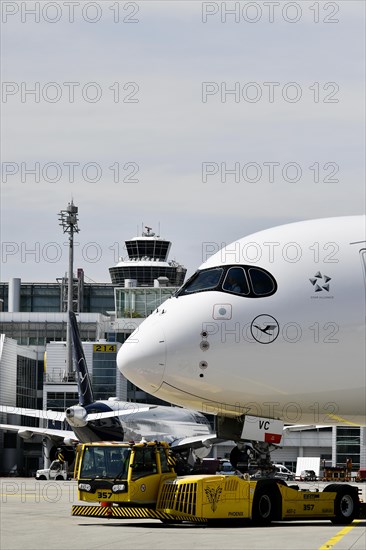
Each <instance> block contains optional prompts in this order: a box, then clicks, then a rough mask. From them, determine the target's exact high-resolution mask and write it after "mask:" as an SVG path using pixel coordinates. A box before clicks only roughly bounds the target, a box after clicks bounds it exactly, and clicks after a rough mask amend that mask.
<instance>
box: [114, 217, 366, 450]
mask: <svg viewBox="0 0 366 550" xmlns="http://www.w3.org/2000/svg"><path fill="white" fill-rule="evenodd" d="M365 288H366V239H365V217H364V216H350V217H338V218H327V219H319V220H309V221H302V222H298V223H292V224H288V225H283V226H279V227H275V228H272V229H268V230H265V231H260V232H258V233H254V234H252V235H249V236H247V237H244V238H242V239H239V240H237V241H235V242H234V243H232V244H230V245H228V246H226V247H225V248H223V249H222V250H221V251H219V252H218V253H216V254H215V255H213V256H212V257H210V258H209V259H208V260H207V261H206V262H205V263H204V264H202V265H201V266H200V267H199V269H198V271H196V273H195V274H194V275H193V276H192V277H191V278H190V279H189V280H188V281H187V282H186V283H185V284H184V285H183V286H182V287H181V288H180V290H179V291H178V292H177V293H176V295H175V296H174V297H172V298H170V299H168V300H167V301H166V302H164V303H163V304H162V305H161V306H160V307H159V308H158V309H157V310H156V311H155V312H154V313H152V314H151V315H150V316H149V317H148V318H147V319H146V320H145V321H144V322H143V323H142V324H141V325H140V326H139V327H138V329H136V331H135V332H134V333H133V334H132V335H131V336H130V337H129V338H128V339H127V341H126V342H125V344H124V345H123V346H122V347H121V349H120V351H119V353H118V357H117V364H118V367H119V369H120V371H121V372H122V374H123V375H124V376H126V377H127V378H128V379H129V380H130V381H131V382H133V383H134V384H136V385H137V386H138V387H140V388H142V389H144V390H145V391H147V392H149V393H151V394H153V395H155V396H157V397H160V398H161V399H164V400H166V401H169V402H171V403H175V404H177V405H182V406H185V407H189V408H194V409H196V410H198V411H202V412H208V413H211V414H216V415H217V417H218V424H217V425H218V436H219V437H220V436H222V437H226V438H227V439H234V440H236V441H238V440H240V439H252V440H258V441H267V442H277V443H278V442H279V439H278V438H277V436H273V437H271V434H272V435H273V434H279V433H280V432H282V428H281V423H287V424H305V425H306V424H311V425H314V424H328V425H331V424H342V425H351V426H352V425H357V426H359V425H365V410H366V397H365V395H366V393H365ZM278 421H280V422H279V423H278V424H276V422H278Z"/></svg>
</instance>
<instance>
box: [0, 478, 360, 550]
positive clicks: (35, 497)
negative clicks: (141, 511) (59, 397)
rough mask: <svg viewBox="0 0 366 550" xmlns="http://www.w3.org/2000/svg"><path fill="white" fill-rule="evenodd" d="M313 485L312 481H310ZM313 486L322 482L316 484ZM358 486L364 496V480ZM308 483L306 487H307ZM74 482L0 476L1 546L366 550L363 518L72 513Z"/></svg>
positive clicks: (32, 549)
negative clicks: (265, 522)
mask: <svg viewBox="0 0 366 550" xmlns="http://www.w3.org/2000/svg"><path fill="white" fill-rule="evenodd" d="M312 485H314V484H312ZM317 486H320V488H321V486H322V484H318V485H317ZM358 486H359V487H360V488H362V492H363V495H362V496H363V499H364V500H365V497H366V484H364V485H363V486H362V485H358ZM308 487H309V485H308ZM77 502H78V500H77V491H76V483H75V482H74V481H68V482H62V481H52V482H48V481H43V482H42V481H36V480H34V479H30V478H0V549H1V550H18V549H19V550H24V549H27V550H36V549H37V550H38V549H47V550H48V549H49V550H74V549H75V550H81V549H88V550H91V549H107V548H123V549H133V550H139V549H143V550H148V549H152V550H155V549H156V550H165V549H166V550H170V549H171V548H174V550H185V549H190V550H192V549H196V548H199V549H206V548H207V549H209V550H215V549H220V550H232V549H233V550H235V549H243V548H245V549H250V550H252V549H253V550H254V549H258V550H262V549H263V550H264V549H270V550H277V549H281V550H284V549H289V550H308V549H309V550H314V549H320V548H321V549H322V550H325V549H327V550H330V549H331V548H333V547H334V548H335V550H345V549H352V550H365V548H366V520H361V521H359V522H358V523H354V524H353V525H352V526H350V527H347V528H344V527H339V526H334V525H332V524H331V522H330V521H312V522H301V521H297V522H282V523H274V524H273V525H272V526H270V527H264V528H263V527H262V528H259V527H251V526H245V527H243V526H240V527H239V526H238V527H234V526H233V527H206V526H201V525H190V524H182V525H176V526H175V525H174V526H173V525H170V526H169V525H168V526H167V525H163V524H162V523H160V522H159V521H156V520H105V519H94V518H78V517H71V515H70V512H71V506H72V504H76V503H77Z"/></svg>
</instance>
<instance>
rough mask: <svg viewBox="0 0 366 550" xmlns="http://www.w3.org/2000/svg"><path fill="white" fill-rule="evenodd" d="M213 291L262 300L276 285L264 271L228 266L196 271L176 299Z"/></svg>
mask: <svg viewBox="0 0 366 550" xmlns="http://www.w3.org/2000/svg"><path fill="white" fill-rule="evenodd" d="M205 290H215V291H217V292H227V293H230V294H234V295H237V296H243V297H244V296H245V297H246V298H264V297H266V296H270V295H271V294H274V293H275V292H276V290H277V283H276V280H275V279H274V277H273V276H272V275H271V274H270V273H269V272H268V271H266V270H265V269H262V268H260V267H252V266H246V265H228V266H222V267H213V268H211V269H205V270H202V271H201V270H200V271H197V272H196V273H195V274H194V275H193V276H192V277H191V278H190V279H189V280H188V281H187V282H186V284H185V285H183V286H182V288H181V289H180V290H178V292H177V293H176V295H175V296H176V297H179V296H184V295H187V294H193V293H195V292H202V291H205Z"/></svg>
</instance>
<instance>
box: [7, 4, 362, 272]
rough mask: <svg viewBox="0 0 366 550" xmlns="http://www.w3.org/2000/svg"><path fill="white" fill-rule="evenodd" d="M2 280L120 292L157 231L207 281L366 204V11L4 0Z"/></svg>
mask: <svg viewBox="0 0 366 550" xmlns="http://www.w3.org/2000/svg"><path fill="white" fill-rule="evenodd" d="M1 4H2V5H1V9H2V14H1V16H2V17H1V20H2V23H1V27H2V28H1V34H2V38H1V46H2V47H1V52H2V53H1V62H2V75H1V76H2V102H1V120H2V122H1V158H2V173H1V195H0V199H1V205H0V207H1V241H2V250H1V253H2V257H1V280H2V281H8V280H9V278H11V277H20V278H21V279H22V280H23V281H24V282H26V281H55V279H56V278H57V277H60V276H62V275H63V274H64V273H65V272H66V270H67V263H68V255H67V247H66V246H65V243H66V242H67V236H66V235H65V234H63V231H62V228H61V227H60V226H59V221H58V212H59V211H60V210H63V209H65V208H66V207H67V205H68V203H69V202H70V201H71V199H73V201H74V203H75V204H76V205H77V206H78V208H79V228H80V232H79V233H78V235H77V236H76V239H75V240H76V248H75V263H74V266H75V269H76V268H77V267H82V268H83V269H84V272H85V275H86V276H87V277H88V278H89V279H91V280H93V281H96V282H109V281H110V277H109V272H108V268H109V267H112V266H113V265H115V263H116V262H117V260H118V257H119V256H125V255H126V251H125V250H124V248H123V243H124V241H125V239H128V238H131V237H133V236H136V235H138V234H141V228H142V227H143V226H144V225H148V226H151V227H152V228H153V230H155V231H156V232H157V233H160V235H161V236H162V237H164V238H168V239H169V240H171V241H172V242H173V246H172V250H171V254H170V259H175V260H177V261H179V262H180V263H182V264H183V265H185V267H186V268H187V269H188V274H191V273H193V272H194V271H195V269H196V268H197V267H198V266H199V265H200V264H201V263H202V261H204V260H205V259H206V257H207V253H208V251H209V250H210V251H215V250H218V249H219V248H221V246H223V245H225V244H228V243H230V242H232V241H234V240H236V239H238V238H240V237H243V236H244V235H247V234H251V233H253V232H255V231H258V230H261V229H265V228H268V227H271V226H274V225H279V224H282V223H289V222H292V221H298V220H303V219H311V218H319V217H328V216H341V215H354V214H360V213H363V212H364V207H365V104H364V95H365V4H364V2H362V1H352V0H347V1H346V0H342V1H337V2H323V1H319V2H314V1H307V0H301V1H298V2H287V1H277V2H272V1H268V2H262V1H257V2H244V1H241V2H200V1H187V0H184V1H169V2H168V1H160V2H157V1H154V0H146V1H136V2H123V1H121V2H118V1H115V0H114V1H109V0H103V1H99V2H84V1H83V0H79V1H78V2H74V1H69V2H67V1H59V2H57V1H54V2H51V1H50V2H43V1H39V2H23V1H16V2H11V1H9V2H2V3H1Z"/></svg>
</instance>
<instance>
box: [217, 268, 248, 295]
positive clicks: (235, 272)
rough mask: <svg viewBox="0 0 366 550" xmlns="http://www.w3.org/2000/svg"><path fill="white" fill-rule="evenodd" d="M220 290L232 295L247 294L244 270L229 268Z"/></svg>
mask: <svg viewBox="0 0 366 550" xmlns="http://www.w3.org/2000/svg"><path fill="white" fill-rule="evenodd" d="M222 288H223V290H226V291H227V292H232V293H233V294H244V295H247V294H249V286H248V281H247V277H246V275H245V271H244V269H243V268H242V267H230V269H228V271H227V273H226V277H225V280H224V284H223V285H222Z"/></svg>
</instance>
